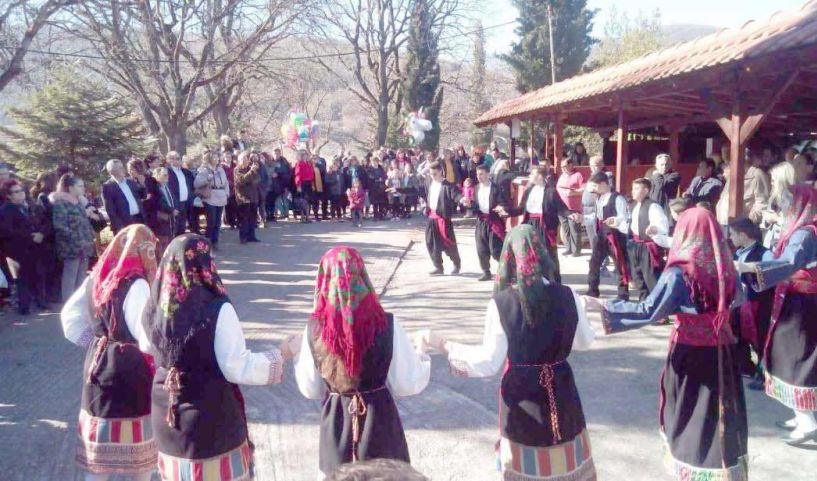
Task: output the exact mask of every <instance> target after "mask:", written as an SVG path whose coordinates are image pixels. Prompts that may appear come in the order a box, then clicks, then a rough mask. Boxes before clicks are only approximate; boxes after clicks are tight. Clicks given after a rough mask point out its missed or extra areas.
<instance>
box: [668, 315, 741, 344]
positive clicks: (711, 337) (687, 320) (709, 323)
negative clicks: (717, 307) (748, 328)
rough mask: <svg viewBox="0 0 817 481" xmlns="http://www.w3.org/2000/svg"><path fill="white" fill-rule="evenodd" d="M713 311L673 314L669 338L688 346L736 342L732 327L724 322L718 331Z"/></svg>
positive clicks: (675, 342)
mask: <svg viewBox="0 0 817 481" xmlns="http://www.w3.org/2000/svg"><path fill="white" fill-rule="evenodd" d="M716 315H717V313H715V312H707V313H705V314H684V313H678V314H676V315H675V319H676V320H675V324H674V325H673V326H672V334H671V335H670V339H672V342H673V343H674V344H686V345H689V346H710V347H714V346H717V345H718V344H734V343H736V342H737V339H735V335H734V334H733V333H732V329H731V328H730V327H729V325H727V324H726V323H724V324H723V325H722V326H721V328H720V331H718V329H717V326H715V316H716Z"/></svg>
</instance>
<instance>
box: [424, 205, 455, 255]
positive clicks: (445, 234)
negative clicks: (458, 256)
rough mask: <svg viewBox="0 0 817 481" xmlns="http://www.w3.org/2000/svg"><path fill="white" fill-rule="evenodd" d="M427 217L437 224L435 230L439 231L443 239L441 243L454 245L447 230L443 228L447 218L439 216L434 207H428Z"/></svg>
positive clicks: (447, 245)
mask: <svg viewBox="0 0 817 481" xmlns="http://www.w3.org/2000/svg"><path fill="white" fill-rule="evenodd" d="M428 218H429V219H431V220H433V221H434V222H435V223H436V224H437V232H439V233H440V237H441V238H442V240H443V245H444V246H446V247H449V246H452V245H454V241H453V240H452V239H451V238H449V237H448V231H447V230H446V228H445V223H446V221H447V220H448V219H446V218H445V217H440V215H439V214H437V211H436V210H434V209H428Z"/></svg>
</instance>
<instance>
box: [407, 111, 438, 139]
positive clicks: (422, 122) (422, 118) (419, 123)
mask: <svg viewBox="0 0 817 481" xmlns="http://www.w3.org/2000/svg"><path fill="white" fill-rule="evenodd" d="M406 125H407V126H408V128H407V131H406V134H407V135H409V136H410V137H411V138H412V139H413V140H414V145H419V144H420V142H422V141H423V139H425V138H426V132H428V131H429V130H431V128H432V124H431V121H430V120H427V119H426V114H425V112H423V109H422V107H421V108H420V110H418V111H417V112H412V113H410V114H409V115H408V117H406Z"/></svg>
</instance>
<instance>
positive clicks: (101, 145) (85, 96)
mask: <svg viewBox="0 0 817 481" xmlns="http://www.w3.org/2000/svg"><path fill="white" fill-rule="evenodd" d="M133 110H134V109H133V107H132V106H131V105H130V104H129V103H128V102H127V101H125V99H123V98H121V97H116V96H114V95H113V94H112V93H111V92H110V91H109V90H108V89H106V88H105V86H104V85H102V84H100V83H96V82H93V81H91V80H89V79H87V78H83V77H82V76H81V75H79V74H77V73H76V72H74V71H58V72H57V73H56V74H55V75H54V76H53V77H52V80H51V81H50V82H49V83H48V84H47V85H46V86H45V88H43V89H42V90H40V91H37V92H34V93H32V94H31V95H29V96H28V98H27V99H26V100H25V101H24V103H23V105H22V106H21V107H17V108H11V109H9V116H10V117H11V119H12V120H13V121H14V123H15V125H14V127H12V128H6V127H0V139H1V140H2V142H0V152H2V154H3V156H4V157H5V158H6V159H7V160H8V161H10V162H11V163H12V164H14V165H15V166H16V167H17V168H18V169H20V170H21V171H22V172H23V173H28V174H34V173H37V172H41V171H45V170H53V169H55V168H56V167H58V166H60V165H67V166H70V167H72V168H73V169H74V171H75V172H76V173H77V174H78V175H79V176H80V177H82V178H83V179H85V180H86V181H95V180H98V179H100V178H101V177H102V176H103V167H104V165H105V162H107V161H108V160H109V159H111V158H120V159H124V158H126V157H127V156H128V155H130V154H132V153H136V154H140V153H143V152H144V151H145V150H146V147H147V146H148V145H147V143H146V141H145V139H144V133H143V130H142V124H141V121H140V119H139V118H138V117H136V116H134V114H133Z"/></svg>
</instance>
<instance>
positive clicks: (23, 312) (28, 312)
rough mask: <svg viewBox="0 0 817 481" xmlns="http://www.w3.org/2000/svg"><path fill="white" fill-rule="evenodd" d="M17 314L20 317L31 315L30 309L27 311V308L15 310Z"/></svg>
mask: <svg viewBox="0 0 817 481" xmlns="http://www.w3.org/2000/svg"><path fill="white" fill-rule="evenodd" d="M17 314H19V315H21V316H27V315H29V314H31V309H28V308H26V309H17Z"/></svg>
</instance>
